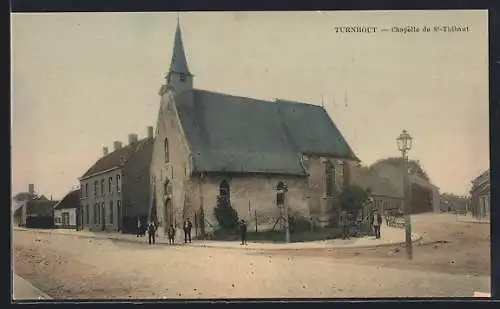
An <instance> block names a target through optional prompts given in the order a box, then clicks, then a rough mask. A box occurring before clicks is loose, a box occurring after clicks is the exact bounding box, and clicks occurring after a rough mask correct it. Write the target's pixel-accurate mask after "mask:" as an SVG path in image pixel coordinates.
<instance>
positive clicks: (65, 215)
mask: <svg viewBox="0 0 500 309" xmlns="http://www.w3.org/2000/svg"><path fill="white" fill-rule="evenodd" d="M79 209H80V190H73V191H71V192H69V193H68V194H66V196H65V197H64V198H63V199H62V200H61V201H60V202H59V203H57V204H56V205H55V206H54V225H55V227H57V228H71V229H73V228H77V226H80V224H79V221H80V215H79Z"/></svg>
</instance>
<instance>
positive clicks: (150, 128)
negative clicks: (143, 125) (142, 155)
mask: <svg viewBox="0 0 500 309" xmlns="http://www.w3.org/2000/svg"><path fill="white" fill-rule="evenodd" d="M153 132H154V131H153V126H149V127H148V137H149V138H151V137H153Z"/></svg>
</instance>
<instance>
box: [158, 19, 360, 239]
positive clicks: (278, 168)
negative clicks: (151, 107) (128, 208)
mask: <svg viewBox="0 0 500 309" xmlns="http://www.w3.org/2000/svg"><path fill="white" fill-rule="evenodd" d="M193 80H194V76H193V74H191V72H190V71H189V69H188V65H187V60H186V55H185V52H184V47H183V43H182V37H181V29H180V26H179V25H177V29H176V32H175V39H174V47H173V55H172V61H171V65H170V70H169V72H168V74H167V78H166V83H165V84H164V85H162V87H161V88H160V93H159V94H160V96H161V102H160V106H159V110H158V122H157V131H156V136H155V142H154V150H153V158H152V162H151V189H150V192H151V194H153V195H154V196H155V198H154V199H151V205H152V209H151V212H150V213H151V218H152V220H155V221H158V222H159V224H160V230H164V231H166V227H168V226H169V225H170V224H174V225H175V226H177V227H180V226H182V222H183V220H185V219H186V218H191V219H192V220H193V221H194V222H193V224H194V225H195V227H196V226H200V227H201V226H204V228H206V230H213V229H215V228H217V225H218V223H217V221H216V219H215V216H214V207H215V206H216V201H217V198H218V197H219V198H223V199H226V200H227V201H229V202H230V203H231V205H232V206H233V207H234V208H235V209H236V211H237V212H238V215H239V217H240V218H242V219H245V220H247V221H248V222H249V223H251V224H253V222H255V220H254V216H255V214H256V215H257V216H258V217H259V220H258V222H259V224H261V223H262V224H263V225H264V226H266V227H267V226H269V227H272V226H273V224H274V223H275V222H276V220H277V219H278V218H279V217H280V208H279V207H278V205H277V191H276V189H277V188H278V186H280V184H282V183H283V184H285V183H286V184H287V186H288V192H287V195H286V203H287V206H288V208H289V210H290V212H289V214H290V215H291V216H300V217H305V218H308V219H309V218H312V219H313V220H315V221H316V222H318V223H319V224H320V225H323V226H324V225H328V224H331V223H336V222H337V220H336V214H337V207H338V196H339V194H340V192H341V191H342V188H343V187H344V186H345V184H347V183H349V174H350V165H351V164H352V163H353V162H357V161H359V160H358V159H357V157H356V156H355V154H354V153H353V151H352V150H351V148H350V147H349V145H348V143H347V141H346V140H345V139H344V137H343V136H342V134H341V132H340V131H339V129H338V128H337V126H336V125H335V123H334V122H333V121H332V119H331V118H330V117H329V115H328V113H327V112H326V110H325V109H324V108H323V107H321V106H317V105H312V104H305V103H299V102H292V101H287V100H279V99H276V100H275V101H265V100H259V99H253V98H248V97H238V96H233V95H229V94H223V93H216V92H211V91H206V90H200V89H196V88H194V87H193ZM202 210H203V212H201V211H202ZM201 213H203V218H204V221H203V222H197V221H198V220H194V219H196V218H200V217H202V216H201ZM249 228H251V227H249ZM264 229H265V228H264Z"/></svg>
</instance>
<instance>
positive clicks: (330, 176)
mask: <svg viewBox="0 0 500 309" xmlns="http://www.w3.org/2000/svg"><path fill="white" fill-rule="evenodd" d="M325 175H326V177H325V179H326V181H325V182H326V184H325V185H326V190H325V191H326V192H325V195H326V196H332V195H333V188H334V185H335V167H334V165H333V163H332V162H331V161H326V163H325Z"/></svg>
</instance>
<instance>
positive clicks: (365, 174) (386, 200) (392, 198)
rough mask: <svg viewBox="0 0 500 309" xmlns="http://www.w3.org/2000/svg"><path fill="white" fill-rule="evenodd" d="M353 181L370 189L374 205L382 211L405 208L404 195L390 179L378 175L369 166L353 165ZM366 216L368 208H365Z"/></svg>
mask: <svg viewBox="0 0 500 309" xmlns="http://www.w3.org/2000/svg"><path fill="white" fill-rule="evenodd" d="M352 175H353V176H352V183H353V184H354V185H357V186H360V187H362V188H364V189H365V190H368V191H370V195H371V197H372V198H373V202H374V206H375V208H376V209H378V211H379V212H380V213H382V214H383V213H385V211H389V212H394V211H399V210H403V199H404V195H403V194H402V192H399V191H398V190H397V189H396V188H395V187H394V186H393V185H392V184H391V182H390V180H389V179H385V178H382V177H380V176H378V175H377V174H376V173H375V172H374V171H373V170H371V169H370V168H368V167H353V172H352ZM363 215H364V216H366V210H364V214H363Z"/></svg>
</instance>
